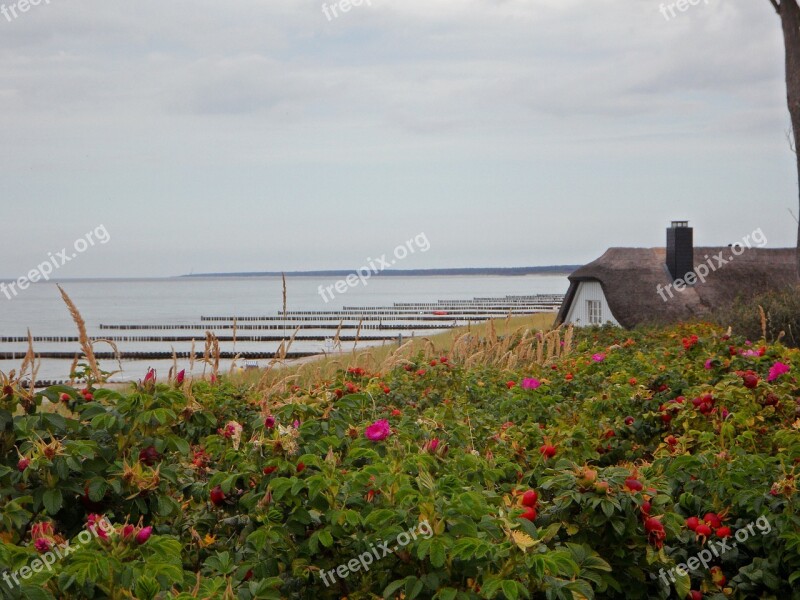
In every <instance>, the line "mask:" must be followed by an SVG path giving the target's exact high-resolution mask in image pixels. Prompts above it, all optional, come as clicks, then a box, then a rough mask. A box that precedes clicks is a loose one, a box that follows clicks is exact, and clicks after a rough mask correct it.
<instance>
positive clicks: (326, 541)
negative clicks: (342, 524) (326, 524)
mask: <svg viewBox="0 0 800 600" xmlns="http://www.w3.org/2000/svg"><path fill="white" fill-rule="evenodd" d="M319 541H320V543H321V544H322V545H323V546H325V547H326V548H331V547H332V546H333V536H332V535H331V532H330V531H328V530H327V529H323V530H322V531H320V532H319Z"/></svg>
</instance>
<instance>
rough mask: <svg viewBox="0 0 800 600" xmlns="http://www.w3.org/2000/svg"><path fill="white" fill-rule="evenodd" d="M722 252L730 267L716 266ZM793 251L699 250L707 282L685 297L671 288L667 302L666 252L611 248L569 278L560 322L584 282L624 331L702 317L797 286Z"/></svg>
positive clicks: (696, 255) (697, 256) (689, 290)
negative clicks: (594, 287)
mask: <svg viewBox="0 0 800 600" xmlns="http://www.w3.org/2000/svg"><path fill="white" fill-rule="evenodd" d="M720 252H722V253H723V254H722V258H724V259H725V260H727V261H728V262H727V264H723V265H721V266H717V260H716V259H715V258H714V256H717V255H719V253H720ZM795 252H796V251H795V249H794V248H777V249H767V248H750V249H745V250H744V252H743V253H742V254H741V255H739V256H733V255H732V252H731V248H729V247H721V248H695V249H694V264H695V265H696V266H698V265H701V264H706V265H708V264H709V263H708V260H709V259H711V264H713V265H714V266H715V267H716V271H712V270H711V268H709V271H710V273H709V275H708V276H707V278H706V282H705V283H701V282H699V281H698V282H697V283H696V284H695V285H694V286H687V287H686V288H684V291H683V292H677V291H675V289H674V287H673V288H672V289H671V291H672V293H673V295H674V297H673V298H670V297H669V294H666V292H665V294H666V297H667V301H666V302H665V301H664V300H663V299H662V297H661V296H660V295H659V294H658V292H657V286H658V285H659V284H660V285H661V286H662V288H666V287H667V286H668V285H669V284H670V283H672V277H671V276H670V274H669V271H668V270H667V266H666V249H665V248H610V249H609V250H608V251H607V252H606V253H605V254H603V256H601V257H600V258H598V259H597V260H596V261H594V262H592V263H589V264H588V265H585V266H583V267H581V268H580V269H578V270H577V271H575V272H574V273H572V274H571V275H570V276H569V280H570V287H569V291H568V292H567V295H566V298H565V299H564V303H563V304H562V305H561V310H560V311H559V313H558V322H559V323H562V322H563V321H564V319H566V316H567V314H568V313H569V308H570V305H571V304H572V300H573V299H574V297H575V293H576V292H577V288H578V284H579V283H580V282H581V281H591V280H596V281H599V282H600V285H601V286H602V288H603V293H604V294H605V296H606V300H607V301H608V305H609V307H610V308H611V312H612V313H613V315H614V317H616V319H617V320H618V321H619V323H620V324H621V325H622V326H623V327H628V328H630V327H635V326H636V325H640V324H646V323H669V322H676V321H685V320H690V319H693V318H702V317H704V316H705V315H707V314H708V312H709V311H710V310H711V309H713V308H718V307H722V306H725V305H727V304H730V303H731V302H733V301H734V300H735V299H736V297H737V296H740V295H742V296H748V295H753V294H756V293H759V292H763V291H767V290H769V289H775V288H779V287H784V286H786V285H790V284H792V283H796V282H797V275H796V272H797V271H796V254H795Z"/></svg>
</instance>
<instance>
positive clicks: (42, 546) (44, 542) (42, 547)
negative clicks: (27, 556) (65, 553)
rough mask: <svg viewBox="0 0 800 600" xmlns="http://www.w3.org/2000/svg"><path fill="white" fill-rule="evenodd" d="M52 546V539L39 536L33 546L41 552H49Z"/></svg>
mask: <svg viewBox="0 0 800 600" xmlns="http://www.w3.org/2000/svg"><path fill="white" fill-rule="evenodd" d="M51 546H52V544H51V542H50V540H48V539H46V538H39V539H38V540H36V541H35V542H33V547H34V548H36V551H37V552H38V553H39V554H44V553H45V552H48V551H49V550H50V548H51Z"/></svg>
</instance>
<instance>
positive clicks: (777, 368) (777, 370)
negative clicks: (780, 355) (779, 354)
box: [767, 362, 791, 381]
mask: <svg viewBox="0 0 800 600" xmlns="http://www.w3.org/2000/svg"><path fill="white" fill-rule="evenodd" d="M789 369H791V367H790V366H789V365H787V364H784V363H782V362H776V363H775V364H774V365H772V367H770V370H769V376H768V377H767V381H775V380H776V379H777V378H778V377H780V376H781V375H784V374H785V373H788V372H789Z"/></svg>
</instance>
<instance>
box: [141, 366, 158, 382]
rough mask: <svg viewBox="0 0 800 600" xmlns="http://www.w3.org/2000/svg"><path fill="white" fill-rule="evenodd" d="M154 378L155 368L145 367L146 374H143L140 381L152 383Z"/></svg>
mask: <svg viewBox="0 0 800 600" xmlns="http://www.w3.org/2000/svg"><path fill="white" fill-rule="evenodd" d="M155 380H156V370H155V369H147V375H145V376H144V381H143V382H142V383H154V382H155Z"/></svg>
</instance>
